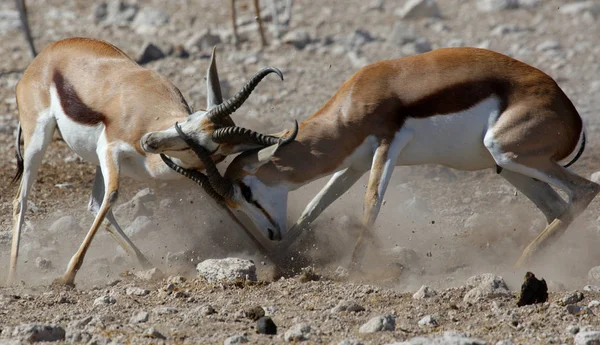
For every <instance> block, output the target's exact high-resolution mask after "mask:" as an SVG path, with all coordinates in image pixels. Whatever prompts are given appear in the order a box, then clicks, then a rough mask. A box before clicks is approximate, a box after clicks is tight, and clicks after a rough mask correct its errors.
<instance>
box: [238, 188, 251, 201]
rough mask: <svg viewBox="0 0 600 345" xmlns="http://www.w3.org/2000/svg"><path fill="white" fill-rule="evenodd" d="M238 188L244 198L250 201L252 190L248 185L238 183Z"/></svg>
mask: <svg viewBox="0 0 600 345" xmlns="http://www.w3.org/2000/svg"><path fill="white" fill-rule="evenodd" d="M240 189H241V191H242V196H243V197H244V199H246V201H247V202H252V191H251V190H250V187H248V186H246V185H245V184H240Z"/></svg>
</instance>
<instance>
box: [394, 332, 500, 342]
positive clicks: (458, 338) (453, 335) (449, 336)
mask: <svg viewBox="0 0 600 345" xmlns="http://www.w3.org/2000/svg"><path fill="white" fill-rule="evenodd" d="M486 344H487V342H485V341H483V340H479V339H473V338H468V337H467V336H466V335H464V334H460V333H457V332H452V331H447V332H444V335H443V336H442V337H435V338H425V337H416V338H412V339H409V340H407V341H405V342H402V343H393V344H389V345H486ZM509 344H511V343H509Z"/></svg>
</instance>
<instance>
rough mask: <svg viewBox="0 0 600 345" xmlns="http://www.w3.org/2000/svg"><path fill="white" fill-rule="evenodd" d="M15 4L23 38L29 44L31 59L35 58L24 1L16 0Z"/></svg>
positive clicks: (35, 53) (35, 52)
mask: <svg viewBox="0 0 600 345" xmlns="http://www.w3.org/2000/svg"><path fill="white" fill-rule="evenodd" d="M16 3H17V8H18V9H19V17H20V18H21V25H22V27H23V31H24V32H25V38H26V39H27V44H29V51H30V52H31V57H32V58H35V57H36V56H37V51H36V50H35V44H34V43H33V37H32V36H31V29H30V28H29V19H28V18H27V6H25V0H16Z"/></svg>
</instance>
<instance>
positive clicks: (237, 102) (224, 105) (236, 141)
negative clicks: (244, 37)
mask: <svg viewBox="0 0 600 345" xmlns="http://www.w3.org/2000/svg"><path fill="white" fill-rule="evenodd" d="M271 73H275V74H277V75H278V76H279V78H281V80H283V74H282V73H281V71H280V70H279V69H277V68H275V67H266V68H263V69H262V70H260V71H259V72H257V73H256V74H255V75H254V76H253V77H252V78H250V80H248V82H247V83H246V85H244V87H243V88H242V89H241V90H240V91H239V92H238V93H237V94H235V95H234V96H233V97H231V98H230V99H228V100H226V101H223V97H222V95H221V86H220V83H219V75H218V72H217V65H216V56H215V49H213V52H212V56H211V61H210V65H209V67H208V70H207V73H206V86H207V97H206V98H207V99H206V103H207V109H206V110H199V111H196V112H194V113H192V114H190V115H189V116H188V118H187V119H186V120H185V121H184V122H182V123H181V124H179V128H180V130H181V131H183V132H185V133H186V134H187V137H188V138H190V139H191V140H193V141H194V142H195V143H197V145H199V146H202V147H203V148H204V149H206V150H208V151H209V152H210V154H211V156H212V158H213V160H214V161H217V162H219V161H221V160H223V159H224V157H225V156H226V155H228V154H232V153H236V152H240V151H244V150H249V149H254V148H261V147H265V146H269V145H273V144H274V143H276V142H277V141H278V140H279V138H277V137H274V136H269V135H263V134H260V133H258V132H255V131H252V130H249V129H246V128H242V127H237V126H235V124H234V122H233V121H232V120H231V117H230V115H231V114H232V113H233V112H235V110H236V109H238V108H239V107H240V106H241V105H242V104H243V103H244V102H245V101H246V100H247V99H248V97H249V96H250V94H251V93H252V91H253V90H254V88H255V87H256V86H257V85H258V84H259V83H260V81H261V80H262V79H263V78H265V77H266V76H267V75H269V74H271ZM140 143H141V147H142V149H143V150H144V151H145V152H147V153H161V154H162V153H164V154H166V155H168V156H172V157H181V156H185V155H186V154H185V153H186V152H189V150H190V149H191V148H190V146H189V145H188V143H186V141H185V140H184V139H183V138H182V136H180V135H179V134H178V132H177V130H176V128H175V126H173V127H170V128H167V129H164V130H162V131H157V132H150V133H146V134H144V135H143V136H142V138H141V139H140ZM184 151H185V152H184Z"/></svg>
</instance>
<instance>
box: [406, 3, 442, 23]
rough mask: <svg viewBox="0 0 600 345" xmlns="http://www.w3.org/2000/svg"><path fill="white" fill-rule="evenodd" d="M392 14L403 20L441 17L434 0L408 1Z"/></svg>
mask: <svg viewBox="0 0 600 345" xmlns="http://www.w3.org/2000/svg"><path fill="white" fill-rule="evenodd" d="M394 14H395V15H397V16H399V17H400V18H403V19H414V18H426V17H436V18H439V17H441V16H442V15H441V13H440V9H439V8H438V5H437V3H436V2H435V0H408V1H406V2H405V3H404V6H403V7H402V8H398V9H397V10H395V11H394Z"/></svg>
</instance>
